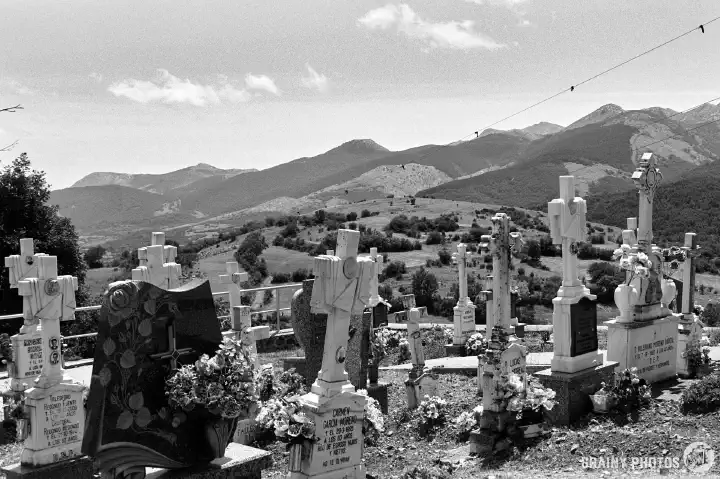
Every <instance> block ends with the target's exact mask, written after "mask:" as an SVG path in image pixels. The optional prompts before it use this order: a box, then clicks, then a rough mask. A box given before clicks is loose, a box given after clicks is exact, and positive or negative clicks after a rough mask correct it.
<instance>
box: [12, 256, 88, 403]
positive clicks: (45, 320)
mask: <svg viewBox="0 0 720 479" xmlns="http://www.w3.org/2000/svg"><path fill="white" fill-rule="evenodd" d="M35 258H36V259H37V263H38V264H37V271H38V277H37V278H28V279H23V280H20V281H19V282H18V293H19V294H20V296H22V297H23V316H24V318H25V320H26V321H36V320H39V321H40V331H41V333H42V346H43V350H42V355H43V368H42V371H41V372H40V377H38V379H37V380H36V381H35V384H36V387H39V388H43V389H46V388H48V387H50V386H52V385H54V384H58V383H60V382H61V381H63V377H64V372H65V371H64V369H63V368H62V350H61V344H62V336H61V334H60V321H70V320H73V319H74V315H75V307H76V305H75V291H77V289H78V280H77V278H75V277H74V276H69V275H68V276H58V274H57V273H58V267H57V256H47V255H42V256H40V255H39V256H36V257H35Z"/></svg>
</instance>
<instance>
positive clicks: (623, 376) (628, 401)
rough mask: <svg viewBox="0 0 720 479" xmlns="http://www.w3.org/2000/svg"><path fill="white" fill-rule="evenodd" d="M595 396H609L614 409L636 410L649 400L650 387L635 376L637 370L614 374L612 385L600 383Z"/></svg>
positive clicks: (632, 369) (643, 380)
mask: <svg viewBox="0 0 720 479" xmlns="http://www.w3.org/2000/svg"><path fill="white" fill-rule="evenodd" d="M595 395H596V396H609V398H610V399H611V400H612V402H613V403H614V406H615V407H621V408H623V409H628V408H629V409H631V410H634V409H638V408H640V406H642V405H643V404H646V403H647V402H649V400H650V385H649V384H648V383H647V381H645V379H643V378H641V377H639V376H638V375H637V368H631V369H625V370H624V371H622V372H619V373H618V372H616V373H615V374H614V376H613V384H612V385H610V384H606V383H605V382H603V383H601V388H600V390H599V391H598V392H596V393H595Z"/></svg>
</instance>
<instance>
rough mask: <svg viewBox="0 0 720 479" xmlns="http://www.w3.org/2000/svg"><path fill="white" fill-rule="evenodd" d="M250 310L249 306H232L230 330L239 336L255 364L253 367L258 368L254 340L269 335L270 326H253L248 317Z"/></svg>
mask: <svg viewBox="0 0 720 479" xmlns="http://www.w3.org/2000/svg"><path fill="white" fill-rule="evenodd" d="M251 312H252V311H251V308H250V306H233V307H232V309H231V310H230V315H231V316H230V318H231V327H232V330H233V331H235V335H236V337H237V338H239V339H240V341H242V343H243V345H244V346H245V349H246V350H247V352H248V354H249V356H250V360H251V361H252V362H253V364H254V365H255V368H256V369H258V368H259V367H260V363H259V359H258V355H257V344H256V342H257V341H258V340H260V339H266V338H269V337H270V327H269V326H255V327H253V325H252V321H251V318H250V314H251Z"/></svg>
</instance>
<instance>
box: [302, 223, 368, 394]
mask: <svg viewBox="0 0 720 479" xmlns="http://www.w3.org/2000/svg"><path fill="white" fill-rule="evenodd" d="M359 241H360V233H359V232H358V231H354V230H347V229H341V230H339V231H338V236H337V247H336V249H335V251H336V252H337V256H330V255H321V256H318V257H316V258H315V263H314V267H313V271H314V273H315V283H314V285H313V291H312V296H311V298H310V306H311V311H312V312H313V313H327V314H328V319H327V329H326V333H325V346H324V350H323V361H322V367H321V369H320V372H319V373H318V378H317V380H316V381H315V382H314V383H313V385H312V388H311V393H312V394H315V395H317V397H318V398H330V397H332V396H334V395H336V394H339V393H341V392H346V391H354V390H355V389H354V388H353V386H352V384H350V381H348V375H347V372H346V371H345V364H344V363H345V357H346V351H347V343H348V335H349V327H350V316H351V315H353V314H362V312H363V309H364V308H365V306H366V305H367V304H369V302H370V280H371V278H372V275H373V273H374V271H373V265H374V263H373V261H372V259H370V258H368V257H362V258H358V256H357V249H358V244H359ZM318 402H321V401H320V399H318Z"/></svg>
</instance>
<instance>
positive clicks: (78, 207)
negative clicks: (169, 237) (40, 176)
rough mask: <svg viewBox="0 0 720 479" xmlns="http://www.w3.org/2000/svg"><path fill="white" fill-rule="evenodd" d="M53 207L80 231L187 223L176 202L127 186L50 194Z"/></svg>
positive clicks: (89, 188)
mask: <svg viewBox="0 0 720 479" xmlns="http://www.w3.org/2000/svg"><path fill="white" fill-rule="evenodd" d="M49 202H50V204H54V205H58V206H59V208H60V209H59V214H60V215H62V216H65V217H67V218H70V219H71V220H72V223H73V225H75V227H76V228H77V229H78V230H79V231H87V230H94V229H99V228H113V229H115V230H118V231H122V230H127V229H132V228H135V227H139V226H146V227H149V226H150V225H151V224H158V223H162V222H164V221H167V219H171V220H173V221H177V220H179V221H182V220H187V219H189V217H188V216H187V215H184V214H179V213H180V205H179V202H178V201H177V200H173V199H172V198H168V197H166V196H163V195H158V194H156V193H150V192H147V191H142V190H137V189H134V188H128V187H127V186H118V185H106V186H85V187H81V188H65V189H62V190H56V191H53V192H51V194H50V201H49Z"/></svg>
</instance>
